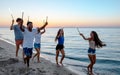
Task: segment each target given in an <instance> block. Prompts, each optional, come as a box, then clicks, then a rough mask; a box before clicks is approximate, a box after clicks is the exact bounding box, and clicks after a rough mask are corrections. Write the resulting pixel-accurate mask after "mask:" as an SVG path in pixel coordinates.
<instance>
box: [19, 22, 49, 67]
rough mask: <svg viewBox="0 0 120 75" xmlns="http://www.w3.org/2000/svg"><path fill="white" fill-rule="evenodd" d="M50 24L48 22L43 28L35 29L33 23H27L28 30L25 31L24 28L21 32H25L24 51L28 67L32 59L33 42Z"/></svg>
mask: <svg viewBox="0 0 120 75" xmlns="http://www.w3.org/2000/svg"><path fill="white" fill-rule="evenodd" d="M47 25H48V23H47V22H46V23H45V24H44V25H43V26H42V27H40V28H36V29H33V23H32V22H28V23H27V28H25V29H23V28H22V27H20V28H21V30H22V32H23V36H24V40H23V51H24V54H25V55H26V57H25V58H24V62H25V64H26V62H27V67H29V60H30V58H31V57H32V49H33V41H34V37H35V34H36V33H37V32H38V31H40V30H42V29H44V28H45V27H46V26H47Z"/></svg>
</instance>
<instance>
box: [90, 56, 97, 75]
mask: <svg viewBox="0 0 120 75" xmlns="http://www.w3.org/2000/svg"><path fill="white" fill-rule="evenodd" d="M95 62H96V55H92V64H91V66H90V69H91V74H92V75H93V65H94V64H95Z"/></svg>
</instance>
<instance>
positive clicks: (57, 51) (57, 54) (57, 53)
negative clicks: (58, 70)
mask: <svg viewBox="0 0 120 75" xmlns="http://www.w3.org/2000/svg"><path fill="white" fill-rule="evenodd" d="M58 56H59V50H56V64H57V66H59V64H58Z"/></svg>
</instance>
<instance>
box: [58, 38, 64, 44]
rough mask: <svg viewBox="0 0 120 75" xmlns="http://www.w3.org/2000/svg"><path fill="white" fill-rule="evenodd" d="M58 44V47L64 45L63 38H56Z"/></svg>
mask: <svg viewBox="0 0 120 75" xmlns="http://www.w3.org/2000/svg"><path fill="white" fill-rule="evenodd" d="M58 44H59V45H63V44H64V36H60V37H59V38H58Z"/></svg>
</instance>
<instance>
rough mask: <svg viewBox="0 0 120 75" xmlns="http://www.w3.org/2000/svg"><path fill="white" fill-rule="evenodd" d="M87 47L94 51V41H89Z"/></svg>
mask: <svg viewBox="0 0 120 75" xmlns="http://www.w3.org/2000/svg"><path fill="white" fill-rule="evenodd" d="M89 47H90V48H92V49H95V41H89Z"/></svg>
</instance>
